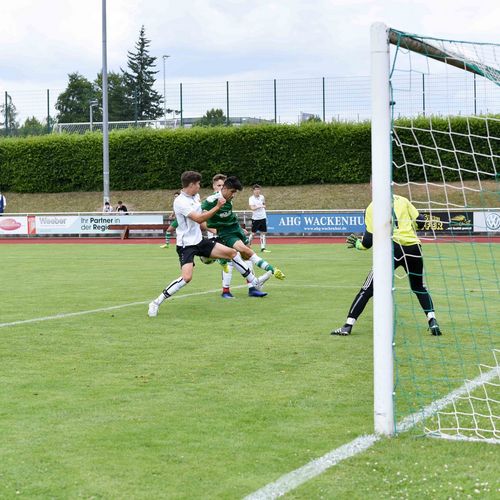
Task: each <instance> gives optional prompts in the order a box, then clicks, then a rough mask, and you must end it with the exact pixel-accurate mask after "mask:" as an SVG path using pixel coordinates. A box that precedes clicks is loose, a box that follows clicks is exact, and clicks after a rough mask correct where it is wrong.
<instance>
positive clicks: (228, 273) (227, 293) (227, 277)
mask: <svg viewBox="0 0 500 500" xmlns="http://www.w3.org/2000/svg"><path fill="white" fill-rule="evenodd" d="M226 179H227V175H224V174H215V175H214V176H213V178H212V188H213V190H214V192H213V194H214V195H215V194H217V193H219V192H220V191H221V190H222V188H223V186H224V181H225V180H226ZM207 229H208V228H207ZM212 231H213V233H212ZM207 236H208V237H209V238H216V237H217V230H216V229H214V228H210V229H209V230H208V234H207ZM217 262H218V263H219V264H220V265H221V266H222V293H221V297H222V298H223V299H234V295H233V294H232V293H231V280H232V277H233V267H234V264H233V262H232V261H230V260H229V261H228V260H224V259H218V260H217ZM246 264H247V265H248V267H249V268H250V270H251V271H252V272H253V264H252V263H251V262H250V261H246ZM271 274H272V273H271V271H267V272H266V273H265V274H264V275H262V276H261V277H260V278H259V281H260V282H261V283H262V284H264V283H265V282H266V281H267V280H268V279H269V278H270V276H271ZM266 295H267V293H266V292H263V291H261V290H260V289H257V288H255V287H253V286H252V284H251V283H248V296H249V297H260V298H262V297H265V296H266Z"/></svg>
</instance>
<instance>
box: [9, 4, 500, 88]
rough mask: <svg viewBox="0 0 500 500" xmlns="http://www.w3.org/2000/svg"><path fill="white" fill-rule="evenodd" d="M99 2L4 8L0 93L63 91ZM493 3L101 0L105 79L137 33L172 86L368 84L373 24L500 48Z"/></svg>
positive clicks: (96, 38)
mask: <svg viewBox="0 0 500 500" xmlns="http://www.w3.org/2000/svg"><path fill="white" fill-rule="evenodd" d="M101 6H102V0H46V1H44V2H40V1H35V0H3V1H2V4H1V7H0V40H1V44H0V47H1V50H0V68H1V70H0V90H31V89H46V88H53V89H63V88H65V86H66V83H67V75H68V73H71V72H75V71H78V72H79V73H81V74H82V75H84V76H86V77H87V78H89V79H91V80H93V79H94V78H95V75H96V74H97V73H98V72H99V71H100V68H101V64H102V62H101V61H102V60H101V51H102V35H101V34H102V27H101V12H102V7H101ZM499 19H500V2H498V1H497V0H481V1H480V2H474V1H472V0H414V1H412V0H407V1H406V2H401V1H391V0H107V41H108V69H109V70H114V71H119V69H120V68H125V67H126V62H127V51H128V50H133V49H134V44H135V43H136V41H137V39H138V36H139V31H140V29H141V26H142V25H144V27H145V30H146V36H147V37H148V38H149V39H150V40H151V45H150V53H151V55H153V56H156V57H158V68H157V69H158V70H159V75H158V78H159V79H161V80H162V79H163V66H162V65H163V63H162V56H163V55H169V56H170V57H169V58H168V59H167V61H166V65H165V79H166V81H167V82H168V83H174V82H175V83H178V82H204V81H207V80H210V81H226V80H229V81H235V80H239V81H242V80H265V79H273V78H282V79H283V78H309V77H322V76H327V77H330V76H341V75H351V76H353V75H368V74H369V28H370V25H371V24H372V23H373V22H375V21H382V22H384V23H386V24H387V25H388V26H391V27H393V28H396V29H400V30H403V31H410V32H413V33H419V34H427V35H430V36H435V37H446V38H455V39H462V40H475V41H489V42H500V36H499V29H498V28H499Z"/></svg>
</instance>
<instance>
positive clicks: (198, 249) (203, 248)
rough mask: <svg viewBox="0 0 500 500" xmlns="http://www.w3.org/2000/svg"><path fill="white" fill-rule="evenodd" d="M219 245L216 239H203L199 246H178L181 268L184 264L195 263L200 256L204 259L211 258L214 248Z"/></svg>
mask: <svg viewBox="0 0 500 500" xmlns="http://www.w3.org/2000/svg"><path fill="white" fill-rule="evenodd" d="M216 244H217V241H216V239H215V238H212V239H210V240H208V239H205V238H203V239H202V240H201V241H200V242H199V243H198V244H197V245H189V246H186V247H180V246H177V255H178V256H179V262H180V263H181V267H182V266H183V265H184V264H190V263H191V262H192V263H194V258H195V257H196V256H197V255H199V256H202V257H210V254H211V253H212V250H213V249H214V246H215V245H216Z"/></svg>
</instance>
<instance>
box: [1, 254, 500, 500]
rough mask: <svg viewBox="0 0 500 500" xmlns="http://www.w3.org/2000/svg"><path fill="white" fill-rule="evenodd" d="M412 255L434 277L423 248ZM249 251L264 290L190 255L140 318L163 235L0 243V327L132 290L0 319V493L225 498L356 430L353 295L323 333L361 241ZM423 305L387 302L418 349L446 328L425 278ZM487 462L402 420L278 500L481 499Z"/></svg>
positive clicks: (364, 396)
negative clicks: (230, 284)
mask: <svg viewBox="0 0 500 500" xmlns="http://www.w3.org/2000/svg"><path fill="white" fill-rule="evenodd" d="M485 250H487V248H486V246H485V247H480V248H478V250H477V252H479V253H480V255H482V252H484V251H485ZM453 251H454V250H453V247H452V246H451V245H449V246H448V245H446V246H445V245H442V246H441V247H439V252H453ZM425 252H426V257H428V261H429V267H430V270H429V271H430V278H431V280H432V279H433V277H434V275H435V276H436V278H435V279H436V280H437V275H438V273H439V272H440V271H441V269H440V265H439V262H440V261H439V257H440V255H439V253H438V251H437V250H435V249H434V248H433V247H430V246H429V247H426V248H425ZM266 257H269V260H270V261H271V262H272V263H275V264H276V265H279V266H280V267H281V268H282V269H283V270H284V271H285V273H286V274H287V280H286V281H284V282H278V281H277V280H272V281H270V282H268V285H267V286H266V289H267V291H268V292H269V296H268V297H266V298H264V299H251V298H248V297H247V296H246V290H245V288H244V287H242V288H236V286H237V285H240V284H241V282H242V280H241V278H239V276H235V278H234V286H235V288H234V294H235V295H236V299H235V300H233V301H224V300H222V299H221V298H220V297H219V293H220V292H219V286H220V272H219V268H218V265H217V264H214V265H211V266H204V265H201V264H199V265H197V266H196V270H195V278H194V280H193V282H192V283H191V284H190V285H189V286H188V287H186V288H184V289H183V290H182V291H181V292H180V293H179V294H178V295H177V296H176V297H175V298H174V299H173V300H171V301H168V302H166V303H165V304H164V305H163V306H162V307H161V309H160V313H159V315H158V317H157V318H154V319H152V318H148V317H147V315H146V311H147V302H148V301H149V300H151V299H152V298H153V297H155V296H157V295H158V294H159V292H160V291H161V290H162V289H163V287H164V286H165V285H166V284H167V283H168V282H169V281H170V280H171V279H173V278H175V277H176V276H178V264H177V259H176V255H175V252H174V251H173V249H169V250H161V249H160V248H159V247H158V245H157V244H149V245H123V246H116V245H69V244H57V245H9V244H7V245H0V262H2V269H3V271H4V272H3V273H2V287H1V288H0V304H1V318H0V323H7V322H14V321H22V320H26V319H30V318H37V317H47V316H51V315H55V314H61V313H62V314H64V313H72V312H78V311H86V310H94V309H99V308H107V307H111V306H115V305H121V304H128V303H133V302H144V304H139V305H132V306H129V307H124V308H121V309H115V310H110V311H103V312H95V313H91V314H87V315H82V316H76V317H66V318H59V319H53V320H48V321H41V322H35V323H25V324H19V325H13V326H8V327H4V328H0V335H1V337H2V363H1V365H0V366H1V368H0V380H1V383H2V387H3V390H2V391H1V392H0V429H1V436H2V446H1V447H0V464H1V467H0V498H75V497H83V498H144V499H146V498H148V499H149V498H186V499H187V498H190V499H191V498H228V499H229V498H241V497H243V496H244V495H246V494H248V493H251V492H252V491H254V490H257V489H259V488H260V487H262V486H264V485H265V484H267V483H269V482H271V481H274V480H276V479H277V478H278V477H280V476H281V475H283V474H285V473H287V472H290V471H291V470H294V469H296V468H297V467H300V466H302V465H304V464H305V463H307V462H308V461H310V460H312V459H314V458H317V457H320V456H322V455H323V454H325V453H327V452H328V451H330V450H332V449H334V448H336V447H338V446H341V445H343V444H345V443H347V442H349V441H351V440H352V439H354V438H356V437H358V436H360V435H363V434H369V433H371V432H372V429H373V424H372V392H373V391H372V337H371V329H372V314H371V307H368V308H367V311H366V312H365V314H364V315H363V316H362V317H361V319H360V320H359V322H358V323H357V325H356V328H355V330H354V332H353V335H351V336H350V337H347V338H340V337H335V336H331V335H329V332H330V330H331V329H332V328H333V327H336V326H338V325H340V324H342V322H343V320H344V318H345V314H346V312H347V309H348V307H349V305H350V303H351V301H352V298H353V296H354V294H355V293H356V291H357V290H358V288H359V286H360V285H361V283H362V281H363V279H364V277H365V275H366V273H367V271H368V270H369V267H370V265H371V255H370V254H369V252H366V253H361V252H353V251H349V250H347V249H346V248H344V247H343V246H340V245H275V246H273V247H272V253H271V254H269V255H268V256H266ZM438 285H439V283H438V282H437V281H436V282H435V288H436V289H437V288H439V287H438ZM401 288H402V290H406V291H407V283H406V281H403V282H402V283H401ZM211 290H213V291H211ZM191 294H197V295H191ZM401 301H402V302H403V304H404V303H405V301H407V302H408V301H409V302H411V301H413V305H414V306H416V301H415V299H414V298H413V297H410V295H409V294H406V295H405V294H404V292H402V295H401ZM436 302H437V304H436V306H437V307H439V308H440V310H441V312H442V316H443V320H442V327H443V329H444V331H445V336H444V337H443V338H442V339H435V338H432V337H431V336H429V335H428V333H427V332H426V331H425V318H424V317H423V315H422V314H421V313H420V315H417V314H415V313H414V312H413V310H410V309H408V312H407V313H406V312H403V314H404V315H405V318H406V319H407V320H408V321H406V322H405V323H404V324H405V328H406V330H407V331H405V332H404V333H405V335H407V336H408V337H411V336H413V337H416V338H418V339H419V342H418V344H419V346H422V345H423V346H425V348H426V349H427V350H428V351H429V352H432V353H434V355H435V353H436V352H438V351H439V346H442V345H444V344H446V345H448V344H451V343H452V340H453V339H454V340H456V336H457V333H456V332H454V330H453V328H452V326H451V315H452V311H451V309H450V307H449V305H448V304H447V303H446V302H445V300H444V296H443V295H440V293H438V292H437V298H436ZM403 311H404V310H403ZM414 314H415V320H414V321H413V322H412V321H411V320H412V318H413V315H414ZM446 334H448V337H446ZM443 343H444V344H443ZM463 343H464V344H465V347H467V346H468V345H469V343H468V341H467V338H465V339H464V340H463ZM410 349H416V347H412V346H410ZM439 352H440V351H439ZM468 357H470V358H471V361H474V355H473V354H470V355H468V354H466V355H465V358H468ZM466 361H467V359H466ZM452 366H454V365H452ZM453 369H454V368H453ZM445 390H446V389H445V388H444V387H443V388H439V389H437V392H440V391H445ZM499 465H500V460H499V457H498V450H497V447H494V446H492V445H486V444H477V443H473V444H470V443H448V442H442V441H437V440H433V439H422V438H421V437H420V430H416V431H415V432H412V433H408V434H406V435H402V436H399V437H398V438H395V439H391V440H383V441H382V442H380V443H378V444H376V445H375V446H374V447H373V448H371V449H370V450H369V451H367V452H366V453H364V454H361V455H358V456H356V457H354V458H352V459H349V460H347V461H345V462H342V463H341V464H339V465H338V466H336V467H333V468H332V469H330V470H328V471H327V472H326V473H324V474H323V475H321V476H319V477H317V478H315V479H313V480H311V481H310V482H308V483H306V484H305V485H303V486H301V487H300V488H298V489H297V490H295V491H293V492H291V493H290V494H289V497H290V498H303V499H309V498H348V497H351V498H363V497H365V498H366V497H376V498H391V497H396V498H403V497H406V496H408V497H410V498H417V497H420V496H421V495H422V494H426V495H428V496H430V497H434V498H448V497H452V498H462V497H463V498H465V497H466V495H469V494H470V495H473V496H476V493H474V491H475V490H476V489H477V490H479V493H477V495H478V496H481V497H482V498H494V497H495V496H497V495H498V493H499V491H500V490H499V488H500V485H499V484H498V474H497V471H498V467H499ZM486 483H487V485H486Z"/></svg>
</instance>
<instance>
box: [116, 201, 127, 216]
mask: <svg viewBox="0 0 500 500" xmlns="http://www.w3.org/2000/svg"><path fill="white" fill-rule="evenodd" d="M116 211H117V212H123V214H124V215H127V213H128V209H127V207H126V206H125V205H124V204H123V202H121V201H119V202H118V206H117V207H116Z"/></svg>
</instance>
